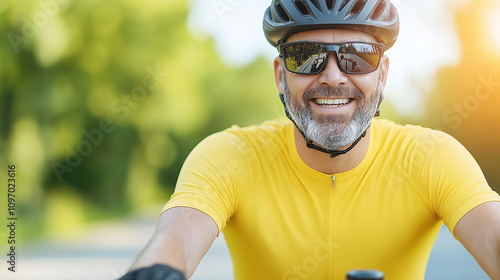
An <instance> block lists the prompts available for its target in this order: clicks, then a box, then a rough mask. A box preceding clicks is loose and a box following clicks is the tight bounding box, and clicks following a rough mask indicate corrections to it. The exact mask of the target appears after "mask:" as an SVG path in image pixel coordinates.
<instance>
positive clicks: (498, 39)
mask: <svg viewBox="0 0 500 280" xmlns="http://www.w3.org/2000/svg"><path fill="white" fill-rule="evenodd" d="M485 19H486V23H485V24H486V26H487V32H488V34H487V35H486V36H488V37H489V38H491V39H492V40H493V42H492V43H493V49H494V50H496V51H497V52H499V53H500V36H498V34H500V4H497V6H496V7H494V8H493V9H491V10H490V9H488V10H487V11H486V16H485Z"/></svg>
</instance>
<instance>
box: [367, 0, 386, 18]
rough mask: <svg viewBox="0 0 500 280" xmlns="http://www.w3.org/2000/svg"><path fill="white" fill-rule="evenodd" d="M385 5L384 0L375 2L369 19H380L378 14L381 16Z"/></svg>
mask: <svg viewBox="0 0 500 280" xmlns="http://www.w3.org/2000/svg"><path fill="white" fill-rule="evenodd" d="M385 5H386V2H385V1H380V2H379V3H378V4H377V6H376V7H375V9H373V12H372V15H371V16H370V19H371V20H378V19H380V16H382V13H383V12H384V10H385Z"/></svg>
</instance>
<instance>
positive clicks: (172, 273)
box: [118, 264, 186, 280]
mask: <svg viewBox="0 0 500 280" xmlns="http://www.w3.org/2000/svg"><path fill="white" fill-rule="evenodd" d="M185 279H186V278H184V275H183V274H182V272H180V271H179V270H177V269H175V268H172V267H170V266H168V265H163V264H155V265H153V266H149V267H143V268H139V269H136V270H133V271H130V272H129V273H127V274H125V275H124V276H123V277H122V278H120V279H118V280H185Z"/></svg>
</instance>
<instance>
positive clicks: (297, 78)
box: [286, 73, 314, 97]
mask: <svg viewBox="0 0 500 280" xmlns="http://www.w3.org/2000/svg"><path fill="white" fill-rule="evenodd" d="M286 80H287V83H288V88H289V89H290V93H291V94H292V95H294V96H298V97H302V95H303V94H304V92H306V91H307V89H309V88H310V87H311V86H312V85H313V84H314V76H307V75H297V74H293V73H290V75H287V76H286Z"/></svg>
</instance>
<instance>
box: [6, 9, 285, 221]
mask: <svg viewBox="0 0 500 280" xmlns="http://www.w3.org/2000/svg"><path fill="white" fill-rule="evenodd" d="M186 2H187V1H153V0H149V1H141V2H139V1H117V0H110V1H96V0H89V1H71V0H64V1H63V0H45V1H11V0H7V1H4V2H3V3H2V4H1V5H0V12H1V16H0V31H1V34H2V35H3V36H4V37H3V38H4V39H3V40H0V62H1V65H2V67H1V68H0V78H1V80H0V82H1V84H0V86H1V87H0V96H1V104H0V106H1V109H0V111H1V121H0V131H1V137H0V141H1V142H0V144H1V151H0V163H1V164H2V165H6V164H7V163H12V162H14V163H16V164H17V165H18V170H19V173H20V177H21V178H22V180H21V181H20V183H19V184H20V187H19V189H18V192H19V193H18V195H19V207H20V208H19V209H20V211H21V213H20V215H23V216H24V220H25V221H26V223H27V224H30V226H32V227H34V228H41V227H45V228H48V229H58V230H61V229H62V228H67V229H68V230H71V229H72V228H75V226H77V225H78V224H79V223H81V222H84V221H86V220H90V219H102V218H106V217H110V216H115V215H119V214H123V213H126V212H128V211H132V210H135V209H137V208H138V207H143V206H145V205H148V204H151V203H159V202H166V200H167V199H168V197H169V195H170V193H171V192H172V190H173V187H174V185H175V182H176V179H177V174H178V171H179V169H180V167H181V165H182V163H183V161H184V159H185V157H186V156H187V154H188V153H189V152H190V151H191V149H192V148H193V147H194V146H195V145H196V144H197V143H198V142H199V141H200V140H201V139H202V138H204V137H206V136H207V135H209V134H211V133H213V132H215V131H219V130H222V129H224V128H227V127H229V126H231V125H233V124H238V125H242V126H243V125H249V124H256V123H259V122H262V121H264V120H266V119H270V118H276V117H280V116H281V112H280V111H278V110H276V108H279V106H281V105H280V104H279V100H278V98H277V97H276V95H274V94H270V93H274V92H275V91H276V90H275V86H274V80H273V78H272V68H271V64H270V63H269V62H268V61H267V60H265V59H263V58H261V59H257V60H256V61H254V62H253V63H252V64H250V65H248V66H246V67H243V68H231V67H229V66H227V65H225V64H224V63H222V62H221V61H220V60H219V59H218V57H217V55H216V53H215V50H214V47H213V44H212V42H211V41H206V42H199V41H196V40H195V39H194V38H193V37H192V36H191V35H190V34H189V32H188V30H187V28H186V25H185V21H186V16H187V12H188V7H187V3H186ZM276 112H280V113H276Z"/></svg>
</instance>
